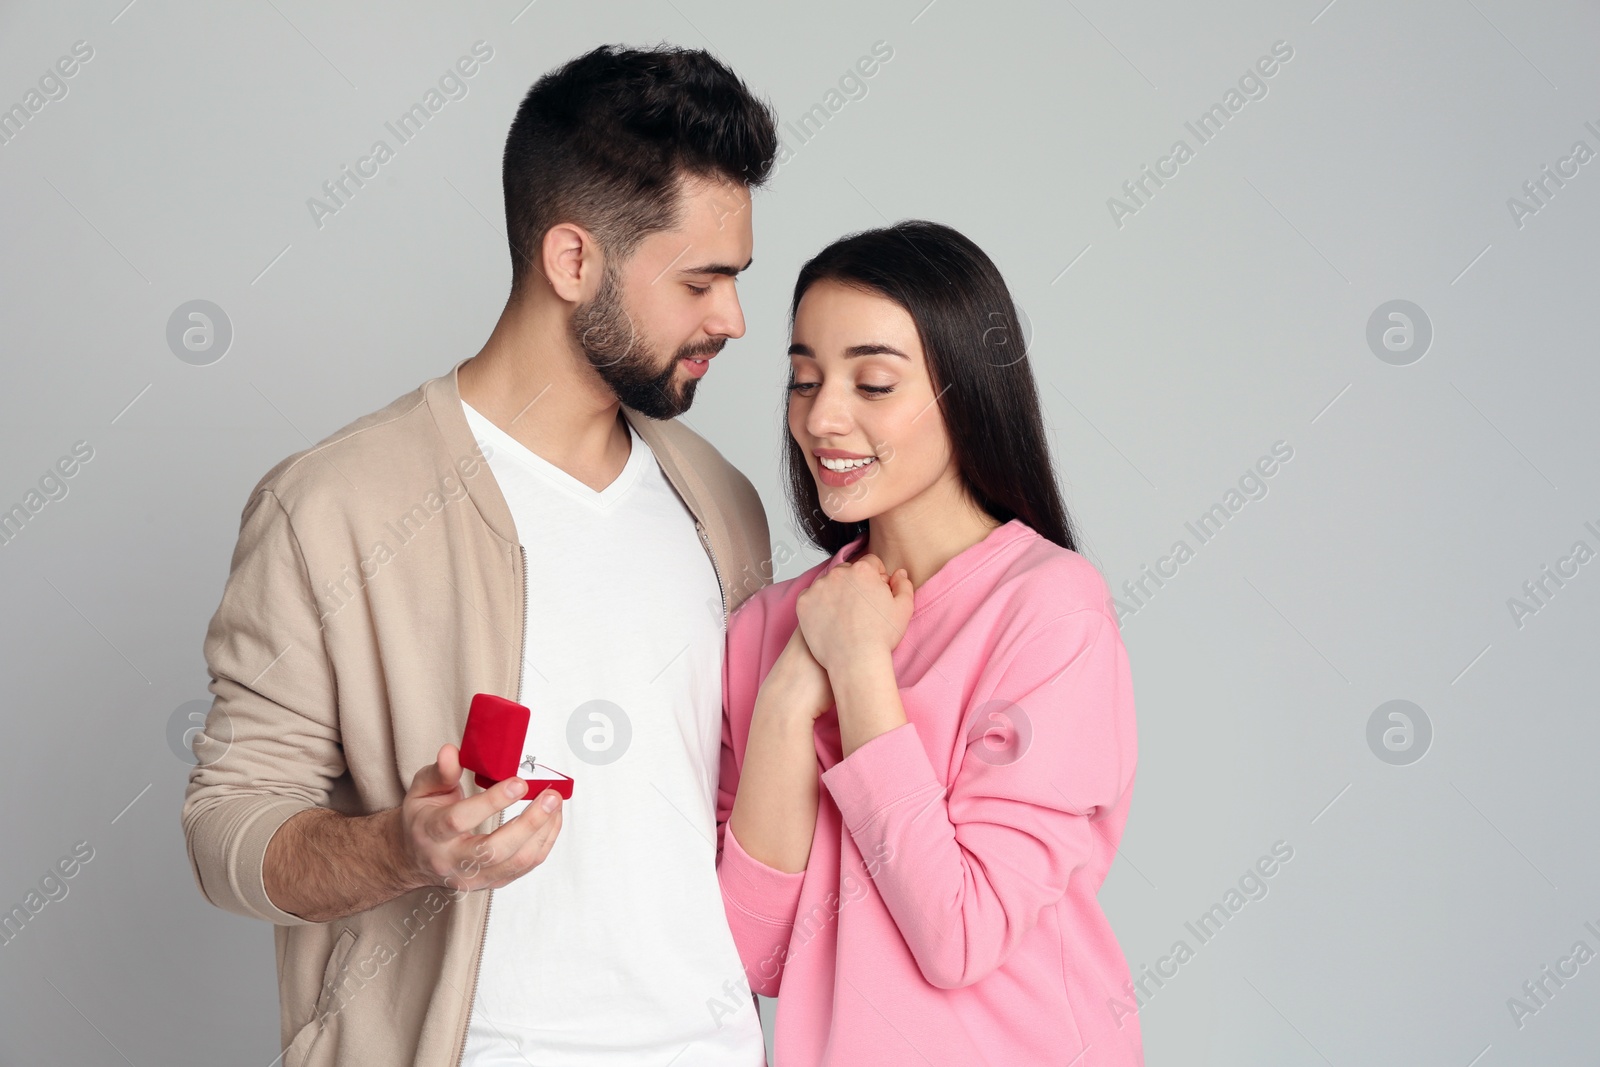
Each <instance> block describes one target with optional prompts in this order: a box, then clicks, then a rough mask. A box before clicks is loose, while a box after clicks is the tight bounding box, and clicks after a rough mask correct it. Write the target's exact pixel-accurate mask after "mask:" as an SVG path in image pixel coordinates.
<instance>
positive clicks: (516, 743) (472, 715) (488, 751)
mask: <svg viewBox="0 0 1600 1067" xmlns="http://www.w3.org/2000/svg"><path fill="white" fill-rule="evenodd" d="M531 716H532V713H531V712H529V710H528V709H527V707H526V706H524V705H522V704H518V703H517V702H516V701H514V700H507V699H506V698H505V697H497V696H495V695H493V694H492V693H475V694H474V695H473V697H472V705H471V707H469V708H468V709H467V728H466V732H465V733H464V734H462V735H461V766H463V767H465V768H466V769H467V770H469V771H473V772H474V774H473V778H472V780H473V781H475V782H477V783H478V785H479V786H480V787H482V788H484V789H488V788H489V787H490V786H492V785H494V784H495V783H496V782H503V781H505V780H506V779H507V778H515V777H516V776H517V771H518V770H519V769H520V768H521V767H523V766H526V764H527V762H528V761H526V760H523V759H522V744H523V742H524V741H525V740H526V739H527V736H528V720H529V719H530V718H531ZM533 771H534V773H535V774H537V773H539V772H541V771H548V772H549V773H550V774H553V775H555V776H556V777H554V778H524V779H523V781H524V782H527V783H528V791H527V793H526V794H524V799H528V800H531V799H532V798H533V797H535V796H537V795H538V794H539V793H540V792H542V791H543V790H546V789H554V790H555V791H556V792H557V793H560V794H561V797H562V799H563V800H571V799H572V779H571V778H570V777H568V776H567V775H565V774H562V773H561V772H560V771H557V770H552V769H551V768H549V767H546V766H545V765H544V764H542V763H534V764H533Z"/></svg>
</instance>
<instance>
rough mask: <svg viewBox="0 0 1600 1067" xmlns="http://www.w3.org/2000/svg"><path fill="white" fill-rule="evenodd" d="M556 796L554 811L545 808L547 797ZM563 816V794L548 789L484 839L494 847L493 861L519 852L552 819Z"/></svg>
mask: <svg viewBox="0 0 1600 1067" xmlns="http://www.w3.org/2000/svg"><path fill="white" fill-rule="evenodd" d="M552 797H553V798H554V799H555V801H556V807H555V810H554V811H545V810H544V801H545V799H546V798H552ZM560 818H561V794H559V793H557V792H556V791H555V790H554V789H546V790H543V791H542V792H540V794H539V795H538V796H536V797H534V798H533V801H532V802H531V803H530V804H529V805H528V806H527V807H525V808H523V809H522V810H521V811H519V812H518V813H517V817H516V818H514V819H511V820H509V821H507V822H505V823H504V824H502V825H501V826H499V827H497V828H495V829H494V830H491V831H490V832H489V833H488V834H487V835H486V836H485V837H484V838H483V840H484V841H486V842H488V844H489V846H490V847H491V848H493V849H494V856H495V859H494V860H493V861H491V862H495V863H498V862H499V861H501V860H503V859H505V858H506V857H507V856H510V855H512V854H514V853H515V852H517V851H518V850H519V849H520V848H522V846H523V845H524V844H526V843H527V841H528V839H529V838H531V837H533V836H534V835H535V834H537V833H538V832H539V831H540V830H542V829H543V828H544V827H545V826H546V825H547V824H549V823H550V822H551V821H552V820H557V821H559V820H560Z"/></svg>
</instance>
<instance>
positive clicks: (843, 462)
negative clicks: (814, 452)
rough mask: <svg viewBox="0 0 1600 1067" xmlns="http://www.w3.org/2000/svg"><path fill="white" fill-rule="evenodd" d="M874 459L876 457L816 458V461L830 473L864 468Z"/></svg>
mask: <svg viewBox="0 0 1600 1067" xmlns="http://www.w3.org/2000/svg"><path fill="white" fill-rule="evenodd" d="M876 458H877V457H876V456H868V457H867V458H866V459H828V458H827V457H825V456H818V457H817V460H818V462H820V463H821V464H822V465H823V466H824V467H826V468H828V469H829V470H831V471H853V470H855V469H856V468H857V467H865V466H866V465H867V464H868V463H871V462H873V461H874V460H875V459H876Z"/></svg>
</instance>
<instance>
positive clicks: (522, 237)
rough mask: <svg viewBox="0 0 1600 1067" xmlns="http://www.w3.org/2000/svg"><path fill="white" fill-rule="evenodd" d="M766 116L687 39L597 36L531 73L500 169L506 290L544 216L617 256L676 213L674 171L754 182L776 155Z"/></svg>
mask: <svg viewBox="0 0 1600 1067" xmlns="http://www.w3.org/2000/svg"><path fill="white" fill-rule="evenodd" d="M777 151H778V134H777V117H776V114H775V113H774V111H773V110H772V108H771V107H770V106H768V105H767V104H766V103H764V102H763V101H761V100H758V99H756V97H755V96H754V95H753V94H752V93H751V92H750V90H749V89H748V88H747V87H746V86H745V84H744V82H743V81H742V80H741V79H740V78H739V76H738V75H737V74H735V73H734V72H733V71H732V70H730V69H729V68H728V67H727V66H726V65H724V64H723V63H722V62H720V61H719V60H717V59H716V58H714V57H713V56H711V55H709V54H707V53H706V52H703V51H700V50H698V49H686V48H675V47H670V46H666V45H662V46H659V47H656V48H650V49H625V48H621V47H618V46H616V45H601V46H600V47H599V48H596V49H594V50H593V51H592V52H588V53H586V54H584V55H581V56H578V57H577V58H576V59H573V60H570V61H569V62H567V63H566V64H565V65H563V66H561V67H558V68H557V69H555V70H552V71H550V72H549V73H547V74H545V75H544V76H543V77H541V78H540V79H539V80H538V81H536V82H534V83H533V87H532V88H531V89H529V90H528V95H527V96H525V97H523V99H522V104H521V106H520V107H518V108H517V117H516V118H515V120H513V121H512V123H511V132H510V133H509V134H508V135H507V137H506V150H505V157H504V160H503V162H502V167H501V181H502V184H503V185H504V188H505V199H506V233H507V239H508V241H509V243H510V246H511V294H512V297H513V298H516V297H518V296H520V295H521V294H522V293H523V292H524V291H525V286H526V285H527V284H528V281H529V279H530V277H532V276H533V275H534V274H535V272H536V271H537V270H538V267H537V264H538V262H539V255H540V246H541V244H542V243H543V240H544V235H545V234H546V233H547V232H548V231H549V229H550V227H552V226H555V225H558V224H560V223H563V222H571V223H576V224H578V225H580V226H582V227H583V228H584V229H586V230H588V231H589V232H590V233H592V234H593V235H594V236H595V239H596V240H597V241H598V242H599V243H600V246H601V249H602V250H603V251H604V252H605V254H606V256H607V259H608V262H610V263H613V264H615V263H621V262H622V261H624V260H626V259H627V258H628V257H629V256H630V255H632V253H633V252H634V250H635V249H636V248H637V246H638V244H639V242H640V241H641V240H643V239H644V238H645V237H647V236H649V235H650V234H652V233H657V232H659V231H662V230H670V229H672V228H673V227H674V226H676V225H678V223H679V222H680V221H681V220H680V215H681V204H680V197H679V182H680V179H682V178H688V177H695V178H723V179H726V180H730V181H734V182H739V183H742V184H744V185H745V186H747V187H748V188H751V189H754V188H757V187H759V186H761V185H762V184H763V183H764V182H765V181H766V180H767V177H768V175H769V174H770V172H771V170H772V163H773V160H774V158H775V157H776V156H777Z"/></svg>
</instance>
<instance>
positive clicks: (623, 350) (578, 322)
mask: <svg viewBox="0 0 1600 1067" xmlns="http://www.w3.org/2000/svg"><path fill="white" fill-rule="evenodd" d="M569 328H570V330H571V332H572V340H573V342H574V343H575V344H576V345H577V346H578V347H579V348H581V349H582V350H583V354H584V355H585V356H586V357H588V360H589V365H590V366H591V367H593V368H594V369H595V371H596V372H597V373H598V374H599V375H600V377H601V378H602V379H604V380H605V383H606V384H607V385H609V386H610V387H611V391H612V392H614V393H616V394H617V399H618V400H619V401H621V403H622V404H623V406H624V407H630V408H633V409H634V410H635V411H638V412H640V413H641V414H643V415H647V416H649V417H650V418H652V419H670V418H674V417H676V416H678V415H682V414H683V413H684V412H685V411H688V410H689V406H690V405H691V404H693V403H694V388H695V386H696V385H699V384H700V379H698V378H689V379H687V380H686V381H685V383H684V385H683V388H682V390H681V391H676V392H675V391H674V389H673V380H674V378H675V377H676V376H677V373H678V360H680V359H683V358H685V357H688V356H696V357H698V356H705V355H712V354H715V353H717V352H720V351H721V350H722V346H723V344H724V343H725V342H724V339H718V340H716V341H702V342H700V343H699V344H694V345H685V346H684V347H682V348H680V349H679V350H678V351H677V353H676V354H675V355H674V356H673V357H672V358H671V359H669V360H667V361H666V366H665V367H662V366H661V360H660V359H658V358H657V357H656V354H655V353H654V352H653V351H651V349H650V346H649V345H648V344H647V343H646V342H645V340H644V338H642V337H640V336H639V334H638V331H637V330H636V329H635V328H634V325H633V320H632V318H631V317H630V316H629V315H628V312H627V310H626V309H625V308H624V307H623V306H622V291H621V288H620V287H619V286H618V284H617V275H616V272H615V271H614V270H613V269H612V267H611V265H610V264H609V263H608V264H607V265H606V267H605V269H604V272H603V274H602V276H601V279H600V290H599V292H597V293H595V295H594V297H593V298H592V299H590V300H589V301H587V302H586V303H583V304H580V305H578V307H577V309H576V310H575V311H574V312H573V313H572V321H571V324H570V327H569Z"/></svg>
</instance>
